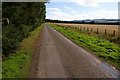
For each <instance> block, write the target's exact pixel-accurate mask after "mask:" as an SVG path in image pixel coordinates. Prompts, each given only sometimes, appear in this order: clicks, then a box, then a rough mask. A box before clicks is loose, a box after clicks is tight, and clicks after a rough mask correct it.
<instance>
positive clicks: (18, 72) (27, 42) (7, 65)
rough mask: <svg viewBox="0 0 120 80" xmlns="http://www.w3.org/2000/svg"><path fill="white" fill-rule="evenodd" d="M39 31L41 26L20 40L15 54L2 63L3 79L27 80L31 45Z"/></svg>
mask: <svg viewBox="0 0 120 80" xmlns="http://www.w3.org/2000/svg"><path fill="white" fill-rule="evenodd" d="M41 29H42V26H39V27H37V28H36V29H35V30H34V31H32V32H30V36H28V37H27V38H24V39H23V40H22V42H21V43H20V47H19V49H18V50H17V51H16V53H15V54H14V55H11V56H9V57H8V58H7V59H6V60H5V61H3V63H2V77H3V78H27V76H28V71H29V67H30V61H31V57H32V51H33V45H34V42H35V40H36V39H37V37H38V35H39V32H40V30H41Z"/></svg>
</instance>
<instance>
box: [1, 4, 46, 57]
mask: <svg viewBox="0 0 120 80" xmlns="http://www.w3.org/2000/svg"><path fill="white" fill-rule="evenodd" d="M45 9H46V6H45V2H3V3H2V53H3V55H4V56H9V55H10V53H12V52H14V50H16V49H17V48H18V46H19V43H20V41H21V40H22V39H23V38H25V37H27V36H28V35H29V32H30V31H33V30H34V29H35V28H36V27H37V26H39V25H41V24H42V23H44V22H45V13H46V12H45V11H46V10H45Z"/></svg>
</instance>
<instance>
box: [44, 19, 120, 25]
mask: <svg viewBox="0 0 120 80" xmlns="http://www.w3.org/2000/svg"><path fill="white" fill-rule="evenodd" d="M46 22H51V23H72V24H101V25H103V24H104V25H120V22H115V23H96V22H94V21H91V22H85V21H84V20H83V21H81V22H79V21H63V20H52V19H46Z"/></svg>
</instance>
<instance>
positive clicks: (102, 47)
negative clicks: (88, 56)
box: [49, 24, 120, 69]
mask: <svg viewBox="0 0 120 80" xmlns="http://www.w3.org/2000/svg"><path fill="white" fill-rule="evenodd" d="M49 25H50V26H51V27H53V28H54V29H56V30H57V31H59V32H60V33H62V34H63V35H64V36H66V37H67V38H69V39H70V40H72V41H73V42H75V43H76V44H78V45H80V46H82V47H83V48H85V49H87V50H88V51H90V52H92V53H94V54H95V55H96V56H97V57H100V58H101V59H103V60H105V61H107V62H108V63H110V64H112V65H114V66H116V67H117V68H118V69H120V48H119V46H118V44H115V43H112V42H109V41H108V40H106V39H102V38H99V37H94V36H89V35H87V34H83V33H81V32H78V31H76V30H74V29H72V28H66V27H64V26H63V27H58V26H57V25H55V24H49Z"/></svg>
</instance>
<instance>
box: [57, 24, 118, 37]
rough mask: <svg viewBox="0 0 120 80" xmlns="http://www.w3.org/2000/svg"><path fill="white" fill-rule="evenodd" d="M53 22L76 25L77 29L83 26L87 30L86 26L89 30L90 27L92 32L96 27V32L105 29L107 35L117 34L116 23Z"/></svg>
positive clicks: (101, 31)
mask: <svg viewBox="0 0 120 80" xmlns="http://www.w3.org/2000/svg"><path fill="white" fill-rule="evenodd" d="M55 24H57V25H63V26H69V27H76V28H79V29H80V27H81V29H82V30H83V29H84V28H85V29H86V30H87V28H88V29H89V31H91V29H92V31H93V32H97V28H98V33H102V34H105V30H106V34H108V35H112V34H114V35H115V36H118V27H119V26H118V25H97V24H65V23H55ZM114 31H115V32H114Z"/></svg>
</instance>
